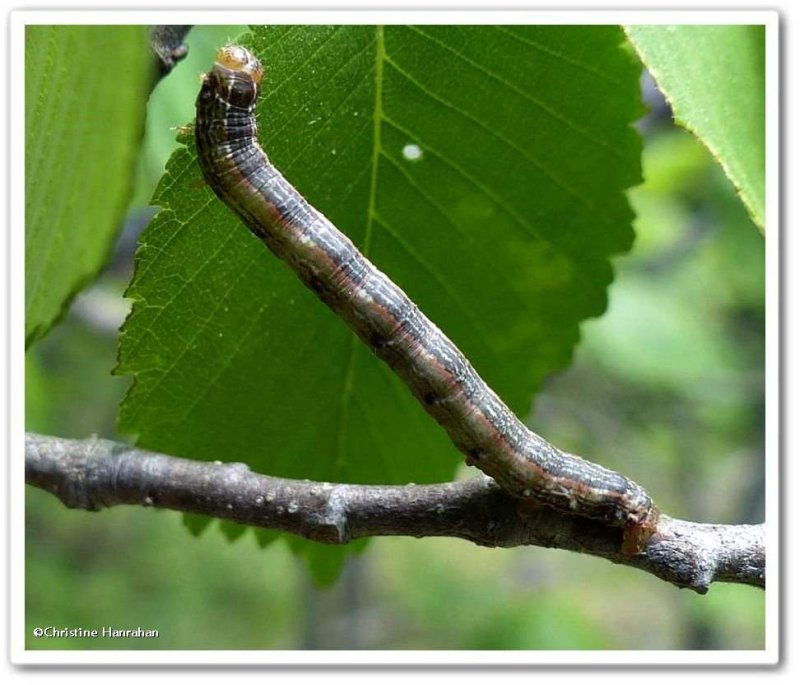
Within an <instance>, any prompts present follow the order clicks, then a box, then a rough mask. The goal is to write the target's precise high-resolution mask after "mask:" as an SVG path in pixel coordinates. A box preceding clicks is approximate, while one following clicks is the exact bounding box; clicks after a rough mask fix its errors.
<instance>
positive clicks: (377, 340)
mask: <svg viewBox="0 0 800 685" xmlns="http://www.w3.org/2000/svg"><path fill="white" fill-rule="evenodd" d="M388 343H389V340H388V339H387V338H386V337H384V336H383V335H381V334H380V333H372V335H370V336H369V346H370V347H371V348H372V349H373V350H382V349H383V348H384V347H386V345H387V344H388Z"/></svg>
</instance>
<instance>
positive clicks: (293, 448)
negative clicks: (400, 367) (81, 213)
mask: <svg viewBox="0 0 800 685" xmlns="http://www.w3.org/2000/svg"><path fill="white" fill-rule="evenodd" d="M622 42H623V35H622V32H621V30H619V29H617V28H614V27H597V26H596V27H578V26H570V27H556V26H548V27H466V26H460V27H444V26H439V27H432V26H426V27H404V26H389V27H385V28H376V27H372V26H344V27H326V26H303V27H292V26H281V27H266V28H257V29H255V30H254V33H253V39H252V42H251V46H252V47H253V48H254V50H255V52H256V54H258V55H259V56H260V57H261V59H262V61H263V63H264V67H265V70H266V77H265V82H266V88H265V91H266V92H265V96H264V98H263V102H262V103H261V105H260V107H259V110H258V118H259V124H260V137H261V140H262V142H263V144H264V147H265V149H266V150H267V151H268V153H269V155H270V158H271V160H272V161H273V163H275V164H276V166H277V167H278V168H280V169H281V170H282V171H283V172H284V173H285V174H286V175H287V177H288V178H289V179H290V180H291V181H292V182H293V183H294V184H295V185H296V186H297V187H298V188H299V189H300V190H301V191H302V192H303V193H304V194H305V195H306V196H307V197H308V198H309V200H310V201H311V202H312V203H313V204H314V205H315V206H316V207H318V208H319V209H320V210H321V211H323V212H324V213H325V214H326V215H327V216H328V217H329V218H330V219H331V220H332V221H333V222H334V223H335V224H336V225H337V226H339V227H340V228H341V229H342V230H343V231H345V232H346V233H348V235H350V237H351V238H353V240H354V241H355V242H356V243H357V244H358V245H359V246H360V247H361V249H362V250H363V251H364V252H365V253H366V254H367V255H368V256H369V258H370V259H371V260H372V261H373V262H374V263H375V264H376V265H377V266H378V267H379V268H380V269H382V270H384V271H385V272H386V273H387V274H389V276H390V277H391V278H393V279H394V280H395V281H396V282H397V283H398V284H399V285H400V286H401V287H403V288H404V289H405V290H406V292H407V293H408V294H409V295H410V296H411V297H412V299H414V300H415V301H416V302H417V303H418V304H419V305H420V306H421V307H422V309H423V310H424V311H425V312H426V313H427V314H428V315H429V316H430V317H431V318H432V319H433V320H434V321H435V322H436V323H437V324H438V325H439V326H440V327H442V329H443V330H444V331H445V332H446V333H447V334H448V335H449V336H451V337H452V339H453V340H454V341H455V342H456V344H458V345H459V346H460V347H461V348H462V350H463V351H464V352H465V353H466V354H467V355H468V357H469V358H470V359H471V361H472V362H473V364H474V365H475V366H476V368H477V369H478V371H479V372H480V373H481V374H483V375H484V377H485V378H486V380H487V381H488V382H489V383H490V384H491V385H492V386H493V387H494V388H495V389H496V390H497V391H498V392H499V394H500V395H501V396H502V397H503V398H504V399H505V401H506V402H508V403H509V405H510V406H511V407H512V408H513V409H514V410H515V411H516V412H518V413H519V414H521V415H524V414H526V413H527V412H528V411H529V408H530V406H531V400H532V397H533V395H534V393H535V391H536V389H537V388H538V387H539V385H540V384H541V382H542V380H543V379H544V377H545V376H546V375H547V374H550V373H552V372H553V371H555V370H558V369H561V368H563V367H564V366H565V365H566V364H567V363H568V361H569V359H570V355H571V352H572V348H573V346H574V345H575V343H576V342H577V340H578V337H579V332H578V325H579V323H580V321H581V320H583V319H585V318H587V317H589V316H596V315H598V314H600V313H601V312H603V310H604V309H605V306H606V286H607V285H608V284H609V282H610V281H611V279H612V270H611V267H610V264H609V256H610V255H613V254H619V253H622V252H624V251H625V250H627V249H628V248H629V247H630V245H631V241H632V237H633V234H632V229H631V225H630V223H631V219H632V212H631V210H630V207H629V205H628V202H627V200H626V197H625V193H624V192H623V191H624V189H625V188H627V187H629V186H631V185H633V184H635V183H637V182H639V180H640V167H639V155H640V139H639V137H638V135H637V134H636V133H635V131H634V130H633V129H632V128H631V126H630V124H631V122H632V121H633V120H634V119H636V118H637V117H638V116H639V115H640V114H641V111H642V108H641V105H640V103H639V99H638V98H639V95H638V77H639V67H638V65H637V64H636V63H635V60H633V59H632V57H631V56H630V55H629V54H628V53H627V52H626V51H625V50H623V49H622V48H621V47H620V46H621V44H622ZM408 146H417V148H418V150H419V152H420V153H421V154H420V155H419V157H418V158H416V159H413V157H414V155H413V154H411V155H409V154H408V150H409V148H408ZM411 149H412V150H414V149H416V148H411ZM404 150H405V151H406V152H405V154H404ZM199 179H200V171H199V169H198V167H197V164H196V161H195V153H194V150H193V146H192V143H191V141H188V149H184V150H182V151H180V152H178V153H177V154H176V155H174V156H173V158H172V160H171V161H170V163H169V165H168V168H167V172H166V174H165V176H164V178H163V179H162V182H161V184H160V187H159V189H158V190H157V192H156V196H155V199H154V203H155V204H157V205H159V206H160V207H162V208H163V209H162V211H161V212H160V213H159V214H158V216H157V217H156V219H155V220H154V222H153V224H152V225H151V226H150V227H149V228H148V229H147V231H146V233H145V234H144V236H143V239H142V244H141V247H140V250H139V254H138V265H137V271H136V276H135V279H134V281H133V283H132V285H131V287H130V290H129V293H128V294H129V296H130V297H132V298H133V299H134V307H133V312H132V314H131V316H130V318H129V319H128V321H127V322H126V324H125V327H124V330H123V336H122V339H121V347H120V364H119V369H118V372H119V373H125V374H131V375H133V376H134V384H133V385H132V387H131V390H130V392H129V394H128V397H127V399H126V400H125V402H124V403H123V406H122V408H121V412H120V427H121V429H122V430H123V431H125V432H128V433H135V434H137V435H138V438H139V442H140V443H141V444H142V445H146V446H149V447H151V448H157V449H159V450H161V451H164V452H167V453H172V454H180V455H184V456H187V457H191V458H196V459H224V460H226V461H245V462H247V463H248V464H249V465H250V466H251V468H252V469H253V470H255V471H260V472H266V473H270V474H274V475H281V476H289V477H297V478H309V479H313V480H329V481H349V482H361V483H402V482H407V481H415V482H430V481H440V480H449V479H451V478H452V476H453V473H454V470H455V467H456V465H457V463H458V461H459V458H460V457H459V455H458V453H457V452H456V450H455V448H454V447H453V446H452V445H451V444H450V443H449V441H448V439H447V437H446V435H445V433H444V432H443V431H442V430H441V428H439V426H437V425H436V424H435V422H434V421H432V420H431V419H430V418H429V417H428V416H427V414H425V412H424V411H423V410H422V409H421V408H420V407H419V406H417V404H416V403H415V402H414V400H413V399H412V398H411V395H410V393H409V392H408V391H407V389H406V388H405V387H404V386H403V385H402V384H401V382H400V381H399V380H398V379H397V378H396V377H395V376H394V375H393V374H392V373H391V372H390V371H389V369H388V368H387V367H385V366H384V365H383V364H382V363H381V362H380V361H378V360H377V359H376V358H375V357H374V356H373V355H372V354H371V352H370V351H369V350H368V349H367V348H366V347H365V346H364V345H362V344H361V343H360V342H359V341H358V340H357V339H356V338H355V336H353V335H352V334H351V333H350V332H349V330H348V329H347V328H346V326H345V325H344V324H343V323H342V322H341V321H339V320H338V319H337V317H336V316H335V315H334V314H333V313H331V312H330V311H329V310H328V309H327V308H326V307H325V306H324V305H322V304H321V303H320V302H319V301H318V300H317V299H316V298H315V296H314V295H313V294H312V293H311V292H310V291H307V290H306V289H305V288H304V287H303V286H302V285H301V284H300V282H299V281H298V279H297V278H296V277H295V276H294V275H293V274H292V273H291V272H290V271H289V270H288V268H287V267H286V266H285V265H283V264H282V263H280V262H279V261H278V260H277V259H276V258H275V257H273V256H272V255H271V254H270V253H269V252H268V251H267V250H266V249H265V248H264V246H263V245H262V244H261V243H260V242H259V241H257V240H256V239H255V238H254V237H253V236H252V235H251V234H250V233H249V232H248V231H247V230H246V229H245V228H244V227H243V226H242V225H241V224H240V223H239V222H238V221H237V220H236V218H235V217H234V216H233V214H232V213H231V212H230V211H229V210H228V209H227V208H226V207H225V206H224V205H223V204H222V203H221V202H219V201H218V200H217V199H216V198H215V197H214V195H213V193H212V192H211V191H210V190H209V189H208V188H205V187H202V184H199V183H198V181H199Z"/></svg>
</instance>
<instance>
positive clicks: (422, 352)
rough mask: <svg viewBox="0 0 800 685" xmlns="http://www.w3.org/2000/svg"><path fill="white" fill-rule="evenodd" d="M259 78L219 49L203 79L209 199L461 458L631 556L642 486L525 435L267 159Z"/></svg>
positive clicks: (652, 511)
mask: <svg viewBox="0 0 800 685" xmlns="http://www.w3.org/2000/svg"><path fill="white" fill-rule="evenodd" d="M262 77H263V70H262V67H261V63H260V62H259V61H258V59H257V58H256V57H255V56H254V55H252V54H251V53H250V52H249V51H248V50H246V49H245V48H242V47H239V46H227V47H224V48H222V49H221V50H220V51H219V52H218V53H217V56H216V61H215V63H214V66H213V68H212V69H211V71H210V72H209V73H208V74H206V75H205V76H204V78H203V84H202V88H201V90H200V94H199V96H198V98H197V120H196V123H195V139H196V143H197V151H198V158H199V162H200V166H201V168H202V171H203V176H204V177H205V179H206V181H207V183H208V184H209V185H210V186H211V188H213V190H214V192H215V193H216V194H217V195H218V196H219V197H220V198H221V199H222V200H223V202H225V204H226V205H227V206H228V207H229V208H230V209H231V210H232V211H234V212H235V213H236V214H237V215H238V216H239V217H240V218H241V220H242V221H243V222H244V223H245V224H246V225H247V227H248V228H249V229H250V230H251V231H252V232H253V233H254V234H255V235H256V236H258V237H259V238H260V239H261V240H262V241H263V242H264V243H265V244H266V245H267V247H268V248H269V249H270V250H271V251H272V252H273V253H274V254H275V255H277V256H278V257H279V258H280V259H282V260H283V261H285V262H286V263H287V264H288V265H289V266H290V267H291V268H292V269H293V270H294V272H295V273H296V274H297V275H298V276H299V278H300V279H301V280H302V281H303V283H305V285H306V286H308V287H309V288H310V289H311V290H313V291H314V292H315V293H316V294H317V295H318V296H319V298H320V299H321V300H322V301H323V302H324V303H325V304H327V305H328V306H329V307H330V308H331V309H333V310H334V311H335V312H336V313H337V314H338V315H339V316H340V317H341V318H342V319H343V320H344V321H345V322H346V323H347V324H348V326H350V328H351V329H352V330H353V331H354V332H355V333H356V334H357V335H358V337H359V338H361V340H362V341H363V342H364V343H366V344H367V345H368V346H369V347H370V348H371V349H372V350H373V352H374V353H375V354H376V355H377V356H378V357H380V358H381V359H382V360H383V361H384V362H386V363H387V364H388V365H389V366H390V367H391V368H392V369H393V370H394V372H395V373H396V374H397V375H398V376H400V378H402V379H403V380H404V381H405V383H406V384H407V385H408V387H409V389H410V390H411V392H412V393H413V395H414V397H416V399H417V400H418V401H419V402H420V403H421V404H422V406H423V407H424V408H425V410H426V411H427V412H428V413H429V414H430V415H431V416H432V417H433V418H434V419H436V421H438V422H439V424H440V425H441V426H442V427H443V428H444V429H445V430H446V431H447V433H448V434H449V436H450V438H451V440H452V441H453V443H454V444H455V446H456V447H457V448H458V449H459V450H460V451H461V452H462V453H463V454H464V455H465V456H466V459H467V462H468V463H470V464H473V465H475V466H477V467H478V468H479V469H481V470H482V471H483V472H484V473H486V474H487V475H489V476H491V477H492V478H494V479H495V480H496V481H497V482H498V483H499V484H500V485H501V486H502V487H503V488H504V489H505V490H506V491H507V492H509V493H510V494H511V495H513V496H515V497H518V498H521V499H523V500H531V501H533V502H538V503H543V504H546V505H548V506H550V507H553V508H555V509H558V510H561V511H566V512H570V513H573V514H576V515H580V516H585V517H589V518H592V519H598V520H601V521H604V522H605V523H607V524H608V525H611V526H616V527H620V528H623V529H624V535H623V551H624V552H625V553H627V554H635V553H637V552H639V551H641V549H642V548H643V547H644V545H645V544H646V542H647V540H648V539H649V538H650V536H651V535H652V534H653V532H654V531H655V529H656V526H657V524H658V510H657V508H656V507H655V505H654V504H653V502H652V500H651V498H650V496H649V495H648V494H647V493H646V492H645V490H644V489H643V488H641V487H640V486H639V485H637V484H636V483H634V482H633V481H631V480H629V479H628V478H626V477H624V476H622V475H620V474H619V473H616V472H615V471H611V470H609V469H606V468H604V467H602V466H599V465H598V464H594V463H592V462H590V461H586V460H585V459H582V458H580V457H576V456H574V455H571V454H566V453H564V452H562V451H560V450H559V449H557V448H556V447H554V446H553V445H551V444H549V443H548V442H547V441H546V440H544V439H543V438H541V437H540V436H538V435H537V434H536V433H534V432H533V431H531V430H529V429H528V428H527V427H526V426H525V425H524V424H523V423H522V422H521V421H520V420H519V419H518V418H517V417H516V416H515V415H514V413H513V412H512V411H511V410H510V409H509V408H508V407H507V406H506V405H505V404H504V403H503V401H502V400H501V399H500V398H499V397H498V396H497V395H496V394H495V393H494V392H493V391H492V389H491V388H489V386H488V385H487V384H486V383H485V382H484V381H483V379H482V378H481V377H480V376H479V375H478V373H477V372H476V371H475V369H473V368H472V365H471V364H470V363H469V362H468V361H467V359H466V358H465V357H464V355H463V354H462V353H461V352H460V351H459V350H458V348H457V347H456V346H455V345H454V344H453V342H452V341H450V339H449V338H447V336H446V335H444V333H442V332H441V331H440V330H439V329H438V328H437V327H436V325H435V324H433V323H432V322H431V321H430V320H429V319H428V318H427V317H426V316H425V315H424V314H423V313H422V312H421V311H420V310H419V308H418V307H417V306H416V305H415V304H414V303H413V302H412V301H411V300H410V299H409V298H408V296H407V295H406V294H405V293H404V292H403V291H402V290H401V289H400V288H399V287H398V286H397V285H395V284H394V283H393V282H392V281H391V280H390V279H389V278H388V277H387V276H386V275H384V274H383V273H382V272H381V271H379V270H378V269H377V268H376V267H375V266H374V265H373V264H372V263H371V262H370V261H369V260H368V259H367V258H366V257H365V256H364V255H363V254H361V252H359V250H358V248H357V247H356V246H355V245H354V244H353V243H352V242H351V241H350V239H349V238H347V236H345V235H344V234H343V233H342V232H340V231H339V230H338V229H337V228H336V227H335V226H334V225H333V224H332V223H331V222H330V221H329V220H328V219H326V218H325V216H323V215H322V214H321V213H320V212H318V211H317V210H316V209H315V208H314V207H312V206H311V205H310V204H309V203H308V202H307V201H306V200H305V198H303V196H302V195H301V194H300V193H299V192H298V191H297V190H296V189H295V188H294V187H293V186H292V185H291V184H290V183H289V182H288V181H287V180H286V179H285V178H284V177H283V176H282V175H281V173H280V172H279V171H278V170H277V169H276V168H275V167H274V166H272V164H270V162H269V159H268V158H267V155H266V154H265V153H264V151H263V150H262V148H261V146H260V145H259V143H258V139H257V129H256V120H255V114H254V110H255V105H256V102H257V100H258V97H259V92H260V88H261V81H262Z"/></svg>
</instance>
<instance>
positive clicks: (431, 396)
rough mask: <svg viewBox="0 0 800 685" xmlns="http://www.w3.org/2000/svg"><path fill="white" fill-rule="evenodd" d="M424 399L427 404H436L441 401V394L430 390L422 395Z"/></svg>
mask: <svg viewBox="0 0 800 685" xmlns="http://www.w3.org/2000/svg"><path fill="white" fill-rule="evenodd" d="M422 401H423V402H424V403H425V404H435V403H436V402H438V401H439V395H437V394H436V393H435V392H432V391H428V392H426V393H425V394H424V395H423V396H422Z"/></svg>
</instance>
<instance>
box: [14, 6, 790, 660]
mask: <svg viewBox="0 0 800 685" xmlns="http://www.w3.org/2000/svg"><path fill="white" fill-rule="evenodd" d="M187 22H191V23H194V24H246V23H259V22H262V23H264V22H268V23H271V24H288V23H298V24H327V23H336V24H370V23H384V24H404V23H412V22H416V23H427V24H460V23H470V24H492V23H505V24H529V23H538V24H554V23H575V24H578V23H579V24H700V23H709V24H764V25H765V26H766V40H767V49H766V88H767V93H766V98H767V99H766V101H767V118H766V126H767V147H766V172H767V178H766V188H767V197H766V226H767V229H766V236H767V237H766V259H767V271H766V273H767V283H766V286H767V287H766V296H767V303H766V345H767V346H766V349H767V359H766V432H765V434H766V446H765V447H766V465H765V467H766V473H767V499H766V504H767V509H766V520H767V522H768V524H769V525H768V536H767V569H768V571H767V573H768V581H767V583H768V587H769V591H768V592H767V593H766V605H767V612H766V623H767V625H766V642H765V649H764V650H763V651H716V652H686V651H684V652H681V651H613V652H586V651H533V650H531V651H500V652H496V651H492V652H476V651H435V652H431V651H360V652H346V651H249V650H248V651H235V652H231V651H157V650H142V651H138V650H131V651H126V650H119V651H106V650H97V651H95V650H92V651H77V650H75V651H49V650H48V651H38V650H26V649H25V628H24V626H25V621H24V618H25V617H24V597H25V593H24V570H23V564H22V560H24V558H25V545H24V528H23V526H22V525H10V524H9V541H10V545H11V547H10V559H11V560H17V562H16V563H15V564H13V565H12V566H11V567H10V569H9V571H10V580H11V584H10V590H11V594H10V612H9V626H8V627H9V633H10V658H11V661H12V662H13V663H16V664H110V665H116V666H120V665H131V666H141V665H146V664H186V665H200V664H204V665H207V664H241V665H246V664H263V665H303V666H308V665H314V664H318V665H322V664H358V665H369V664H372V665H383V666H390V665H398V666H408V665H409V664H423V665H434V664H438V665H441V664H457V665H491V664H517V665H531V664H535V665H554V664H559V665H563V664H569V665H579V664H607V665H618V664H642V665H644V664H648V665H669V666H675V665H681V664H683V665H691V664H720V665H721V664H728V665H732V664H776V663H778V658H779V649H778V646H779V635H778V608H779V594H780V593H779V588H780V577H779V556H778V546H779V525H778V524H779V497H778V496H779V492H778V470H779V450H780V444H779V443H780V440H779V436H780V432H779V431H780V421H779V406H778V401H779V380H780V377H779V351H780V334H779V324H780V300H779V293H780V277H779V268H780V264H779V204H778V202H779V192H778V189H779V157H778V149H779V148H778V143H779V106H778V104H779V103H778V93H779V85H780V81H779V71H778V66H779V55H780V52H779V17H778V13H777V12H775V11H697V12H692V11H677V12H676V11H671V12H664V11H652V12H651V11H598V10H588V11H587V10H581V11H576V10H563V11H561V10H559V11H540V12H537V11H522V10H507V11H487V10H468V11H467V10H459V11H458V12H457V13H456V12H453V11H452V10H430V11H420V10H407V9H403V10H380V11H378V10H349V11H344V10H315V11H314V12H313V13H312V14H310V13H309V12H308V10H291V11H288V10H272V11H268V12H264V11H256V10H252V11H231V12H228V11H226V12H224V13H221V12H217V11H180V12H175V11H167V12H161V11H98V10H82V11H45V10H42V11H17V12H13V13H12V14H11V15H10V53H9V54H10V55H11V56H18V55H24V54H25V50H24V32H25V26H26V25H33V24H153V23H160V24H170V23H175V24H184V23H187ZM9 65H10V66H9V72H10V90H11V92H15V93H24V79H25V69H24V60H23V59H9ZM9 113H10V115H11V121H10V138H9V147H10V152H11V155H10V162H9V167H8V170H9V181H10V196H9V199H10V203H9V206H10V215H9V217H10V231H9V247H10V250H9V282H8V283H9V293H8V295H9V314H10V317H9V333H10V335H9V336H8V338H7V339H8V341H9V350H8V352H9V358H8V361H9V366H8V371H9V381H10V395H9V432H8V435H9V443H10V444H9V447H10V449H9V451H8V454H9V455H10V478H11V482H10V488H9V490H10V513H11V517H10V521H11V522H19V521H22V520H24V519H23V512H24V478H25V475H24V461H23V459H21V458H20V454H21V451H22V450H20V449H19V448H20V446H22V445H23V444H24V366H25V365H24V361H23V360H24V340H23V336H22V335H21V331H22V330H23V329H24V287H16V288H15V287H14V285H15V284H24V263H25V256H24V248H25V240H24V230H22V229H21V228H20V227H22V226H24V218H25V217H24V178H25V176H24V161H25V160H24V139H25V135H24V115H25V111H24V103H23V98H19V97H18V98H14V99H13V100H10V108H9Z"/></svg>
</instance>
